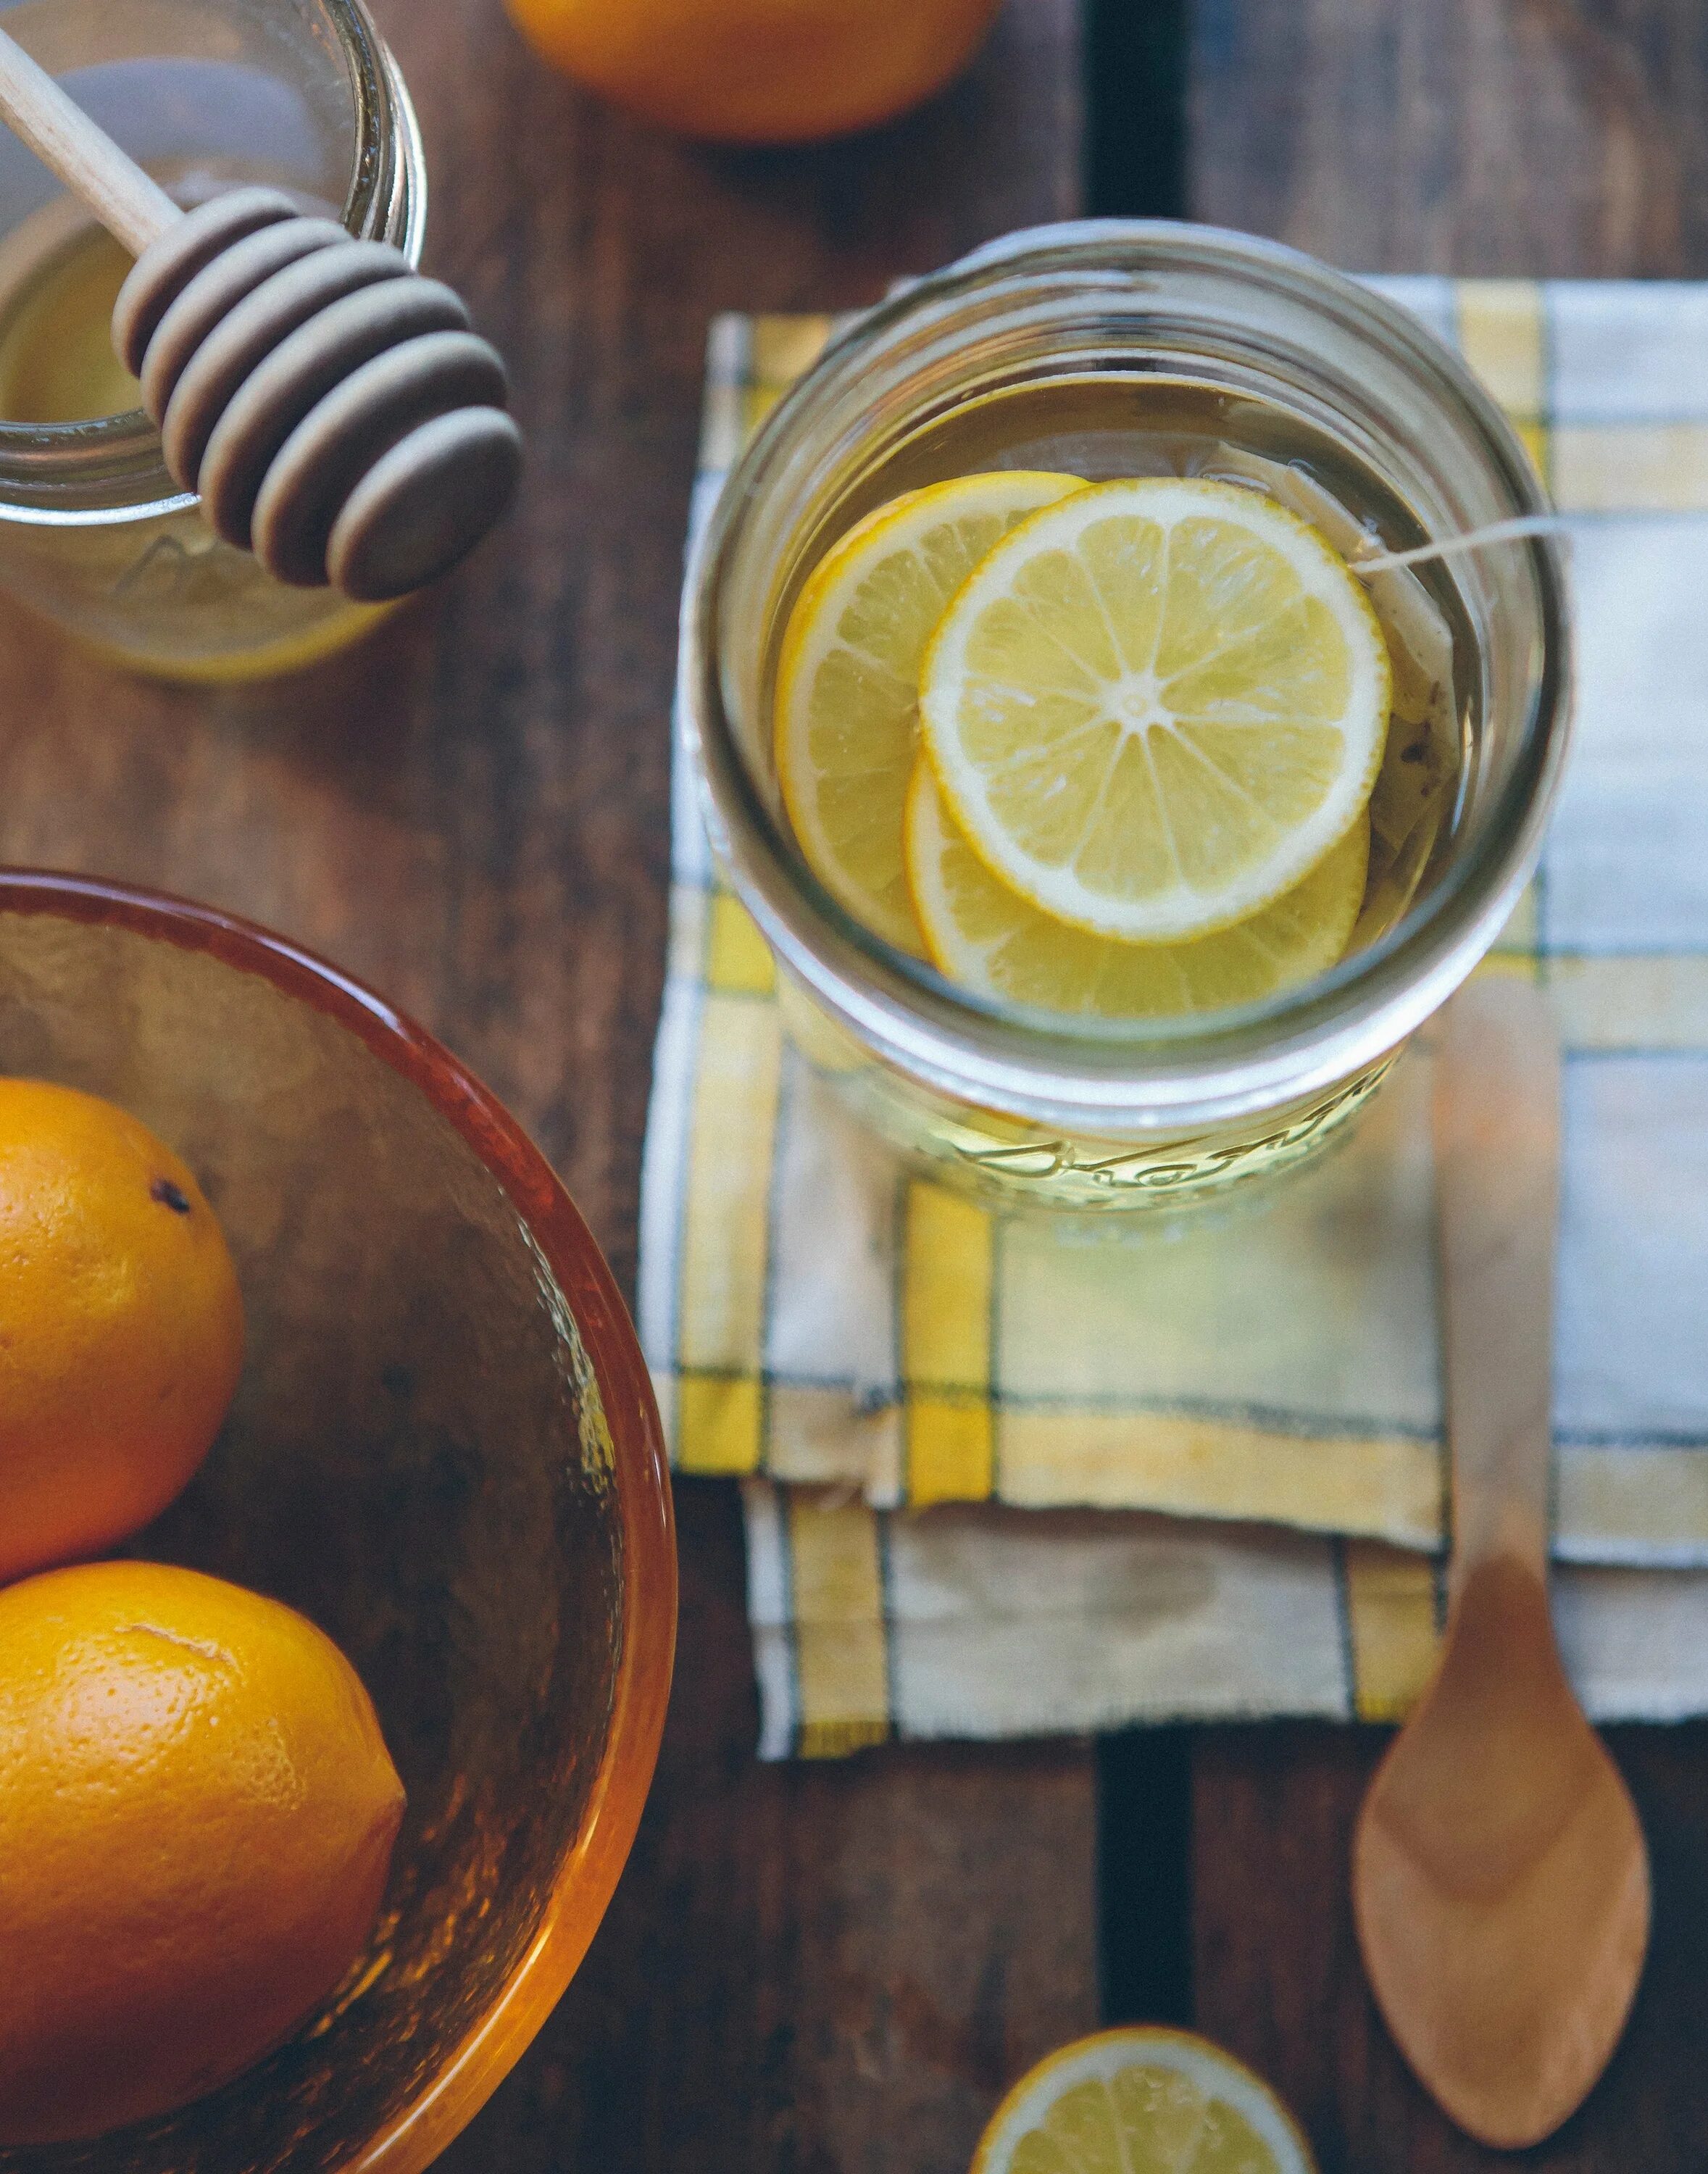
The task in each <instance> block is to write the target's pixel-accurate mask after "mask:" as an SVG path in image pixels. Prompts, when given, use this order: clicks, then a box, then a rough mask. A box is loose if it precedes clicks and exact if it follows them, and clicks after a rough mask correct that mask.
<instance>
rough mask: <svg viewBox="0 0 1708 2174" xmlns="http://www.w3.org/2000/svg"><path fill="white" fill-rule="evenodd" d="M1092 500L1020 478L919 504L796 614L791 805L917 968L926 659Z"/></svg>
mask: <svg viewBox="0 0 1708 2174" xmlns="http://www.w3.org/2000/svg"><path fill="white" fill-rule="evenodd" d="M1080 489H1084V484H1082V483H1081V481H1080V480H1079V479H1078V477H1077V476H1067V475H1053V474H1046V473H1040V472H1039V471H1037V470H1034V469H1023V468H1014V469H1007V470H1000V471H997V472H996V473H992V474H988V475H970V476H958V477H955V478H954V479H952V480H950V481H949V482H947V483H937V484H927V486H926V487H925V488H924V489H920V490H912V491H909V492H907V493H906V494H905V495H904V496H902V497H900V498H897V499H892V500H890V501H889V504H888V505H886V506H879V507H878V509H877V510H876V511H875V512H873V513H869V514H868V516H866V518H865V519H864V520H863V521H862V522H859V523H858V524H857V526H856V527H853V528H851V529H850V530H849V531H848V533H847V534H846V536H843V537H841V538H840V539H839V540H838V541H837V543H836V544H835V545H834V546H833V548H832V549H830V552H828V553H827V554H826V555H825V556H824V559H822V560H820V561H819V565H817V566H816V567H815V568H814V569H813V573H812V575H811V576H810V577H809V579H808V582H807V585H806V587H804V588H803V590H802V592H801V593H800V596H799V598H797V600H796V603H795V607H794V609H793V611H792V614H790V618H789V624H788V628H787V630H786V633H785V635H784V637H783V647H782V655H781V661H780V663H779V667H778V672H777V693H776V760H777V775H778V779H779V781H780V783H781V787H782V792H783V804H784V806H785V807H786V809H787V810H788V816H789V820H790V822H791V823H792V825H793V826H794V831H795V836H796V838H797V841H798V842H799V845H800V848H801V851H802V852H803V854H804V855H805V856H806V858H807V863H808V867H809V868H811V869H812V871H813V874H814V875H816V876H817V877H818V879H819V881H820V882H821V883H822V884H824V888H825V889H826V890H828V891H830V894H831V895H832V896H833V897H834V898H835V899H836V900H838V901H839V903H840V904H841V905H842V906H846V908H847V910H848V911H849V912H850V913H851V914H852V915H853V916H854V917H855V919H856V920H857V921H858V922H861V923H862V925H863V926H864V927H867V928H869V929H870V930H871V931H872V932H873V934H874V935H877V936H881V937H883V938H884V939H885V941H886V942H888V943H890V944H895V947H896V948H897V949H898V950H902V951H907V952H910V953H911V954H912V955H914V956H915V957H916V958H917V957H920V956H922V955H923V952H922V945H921V943H920V938H919V931H918V929H917V928H916V927H915V925H914V919H913V912H912V909H911V906H909V904H908V898H907V879H906V875H905V871H904V869H903V866H902V857H901V817H902V808H903V804H904V803H905V799H906V797H907V785H908V780H909V778H910V777H911V776H912V774H913V764H914V758H915V755H916V752H917V748H918V695H919V667H920V660H921V658H922V657H923V655H924V653H925V646H926V644H927V641H929V640H930V639H931V635H932V630H933V629H934V628H935V627H936V625H937V624H938V620H939V619H941V618H942V617H943V612H944V610H945V609H946V608H947V607H948V604H949V599H950V598H951V597H953V596H954V593H955V592H956V591H957V590H958V589H959V588H960V587H961V586H962V584H963V583H964V582H965V581H966V579H967V576H969V575H970V573H971V572H972V571H973V569H974V568H975V567H976V565H978V564H979V562H980V560H981V559H983V558H984V557H985V556H986V554H987V553H988V552H989V551H990V550H991V549H992V547H993V546H994V545H996V544H998V543H999V542H1000V541H1001V540H1002V538H1003V536H1004V535H1006V534H1007V533H1008V530H1009V529H1011V528H1012V527H1013V526H1014V524H1015V522H1019V521H1023V520H1024V519H1025V517H1026V516H1028V515H1029V514H1032V513H1035V512H1036V511H1038V510H1039V508H1040V506H1048V505H1051V504H1052V503H1053V502H1054V501H1055V500H1057V499H1060V498H1062V496H1064V495H1066V494H1067V492H1069V491H1075V490H1080Z"/></svg>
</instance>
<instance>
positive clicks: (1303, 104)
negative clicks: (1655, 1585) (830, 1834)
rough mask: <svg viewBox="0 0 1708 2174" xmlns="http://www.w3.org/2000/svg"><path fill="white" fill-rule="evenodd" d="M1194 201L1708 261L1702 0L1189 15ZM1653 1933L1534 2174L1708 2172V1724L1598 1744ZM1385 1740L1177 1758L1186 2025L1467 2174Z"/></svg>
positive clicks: (1339, 2160) (1500, 266) (1436, 2163)
mask: <svg viewBox="0 0 1708 2174" xmlns="http://www.w3.org/2000/svg"><path fill="white" fill-rule="evenodd" d="M1191 81H1192V88H1191V103H1190V130H1191V141H1192V161H1191V170H1190V188H1189V195H1190V200H1191V203H1192V209H1193V211H1194V213H1195V214H1197V216H1199V217H1201V218H1204V219H1215V220H1218V221H1219V222H1222V223H1224V224H1229V225H1235V226H1245V227H1249V228H1252V229H1255V230H1257V231H1259V232H1262V233H1265V234H1270V235H1276V236H1278V237H1279V238H1281V239H1283V240H1284V241H1290V242H1293V243H1295V244H1296V245H1298V246H1300V247H1302V248H1305V249H1310V250H1312V251H1316V252H1317V253H1318V254H1319V255H1322V256H1324V257H1328V258H1329V259H1330V260H1331V261H1332V262H1337V263H1339V264H1343V265H1344V266H1346V267H1348V268H1351V269H1354V270H1388V271H1450V272H1460V273H1514V274H1522V273H1555V274H1560V275H1570V274H1583V275H1597V276H1608V277H1618V276H1649V275H1673V276H1689V275H1693V274H1694V275H1700V274H1702V273H1708V14H1705V12H1704V10H1703V8H1701V6H1700V4H1699V0H1300V4H1299V5H1297V6H1288V7H1279V6H1263V5H1261V4H1251V0H1198V4H1197V8H1196V11H1195V20H1194V38H1193V44H1192V59H1191ZM1613 1741H1614V1744H1615V1748H1616V1750H1617V1754H1618V1755H1619V1760H1620V1761H1621V1764H1622V1766H1624V1771H1625V1773H1626V1775H1627V1777H1628V1778H1629V1780H1630V1783H1631V1786H1632V1789H1633V1792H1634V1793H1635V1796H1636V1798H1637V1802H1638V1805H1639V1809H1640V1811H1641V1813H1642V1814H1643V1817H1644V1820H1645V1824H1646V1828H1647V1831H1648V1835H1649V1839H1650V1844H1651V1850H1652V1852H1653V1857H1654V1868H1655V1880H1656V1932H1655V1943H1654V1949H1653V1953H1652V1955H1651V1960H1650V1966H1649V1969H1648V1972H1647V1975H1646V1978H1645V1981H1644V1983H1643V1987H1642V1988H1641V1990H1640V1993H1639V1996H1638V2001H1637V2006H1636V2009H1635V2014H1634V2016H1633V2019H1632V2022H1631V2025H1630V2032H1629V2034H1628V2036H1627V2038H1626V2041H1625V2043H1624V2047H1622V2049H1621V2051H1620V2052H1619V2054H1618V2055H1617V2056H1616V2057H1615V2059H1614V2063H1613V2067H1612V2069H1610V2070H1609V2072H1608V2075H1607V2077H1606V2079H1604V2081H1603V2084H1602V2085H1601V2086H1600V2087H1599V2089H1598V2090H1597V2091H1596V2092H1595V2093H1594V2094H1593V2095H1592V2097H1591V2098H1590V2100H1589V2101H1588V2102H1587V2103H1586V2106H1585V2107H1584V2109H1583V2111H1582V2112H1581V2113H1580V2114H1579V2115H1578V2116H1577V2117H1576V2118H1575V2119H1574V2120H1573V2121H1572V2122H1571V2123H1570V2124H1568V2126H1567V2127H1566V2128H1565V2129H1564V2130H1562V2131H1561V2133H1560V2134H1559V2136H1558V2137H1557V2138H1556V2139H1554V2141H1553V2142H1552V2143H1550V2144H1548V2145H1545V2146H1544V2147H1543V2148H1542V2149H1541V2150H1539V2151H1538V2152H1536V2153H1534V2154H1532V2155H1527V2156H1526V2157H1525V2159H1524V2160H1523V2164H1524V2165H1525V2166H1535V2167H1537V2168H1538V2169H1539V2168H1547V2169H1548V2170H1549V2174H1568V2170H1569V2174H1627V2170H1632V2169H1635V2168H1639V2167H1640V2168H1641V2169H1643V2170H1644V2174H1700V2169H1701V2168H1702V2167H1704V2166H1708V2007H1705V2004H1704V2003H1703V2001H1702V1998H1701V1996H1700V1990H1699V1982H1700V1976H1701V1973H1702V1971H1703V1969H1704V1968H1705V1966H1708V1815H1705V1812H1704V1807H1705V1805H1708V1729H1704V1728H1700V1727H1692V1728H1683V1729H1679V1730H1677V1731H1665V1730H1657V1731H1645V1730H1620V1731H1616V1732H1614V1736H1613ZM1380 1749H1381V1739H1380V1738H1379V1737H1377V1736H1376V1735H1375V1734H1374V1733H1364V1732H1349V1731H1345V1730H1327V1729H1314V1728H1313V1729H1300V1728H1267V1729H1258V1730H1213V1731H1208V1732H1205V1733H1203V1734H1202V1735H1200V1737H1199V1738H1198V1739H1197V1746H1196V1749H1195V1754H1194V1762H1193V1763H1194V1791H1193V1799H1194V1818H1193V1840H1192V1879H1193V1895H1194V1898H1195V1899H1194V1955H1193V1983H1194V1988H1195V2004H1196V2012H1197V2018H1198V2020H1199V2023H1200V2025H1201V2027H1203V2029H1205V2030H1207V2031H1211V2032H1212V2033H1213V2034H1215V2035H1217V2036H1220V2037H1222V2038H1224V2039H1225V2040H1226V2041H1227V2042H1228V2043H1230V2045H1232V2046H1233V2047H1235V2048H1236V2050H1238V2051H1239V2052H1242V2053H1243V2054H1244V2055H1245V2056H1246V2058H1248V2059H1250V2060H1251V2062H1252V2063H1254V2064H1255V2065H1256V2066H1257V2067H1258V2068H1259V2069H1262V2071H1263V2072H1264V2073H1265V2074H1267V2075H1269V2076H1270V2077H1272V2078H1273V2080H1274V2081H1275V2083H1276V2084H1277V2085H1278V2087H1279V2088H1280V2089H1281V2090H1283V2091H1284V2093H1286V2094H1287V2096H1289V2098H1290V2099H1291V2100H1292V2101H1293V2103H1294V2104H1295V2106H1297V2107H1298V2108H1299V2110H1300V2113H1301V2114H1302V2116H1303V2117H1304V2118H1305V2122H1306V2123H1307V2126H1308V2128H1309V2129H1310V2133H1311V2138H1312V2141H1313V2143H1314V2144H1315V2145H1316V2150H1317V2151H1318V2152H1319V2154H1320V2155H1321V2159H1322V2168H1323V2174H1399V2170H1401V2169H1404V2170H1406V2174H1473V2170H1475V2174H1483V2170H1487V2169H1492V2168H1494V2167H1495V2166H1500V2165H1502V2164H1507V2163H1511V2162H1509V2161H1504V2160H1501V2159H1500V2157H1499V2156H1498V2155H1495V2154H1493V2153H1490V2152H1487V2151H1484V2150H1481V2149H1480V2148H1479V2147H1478V2146H1476V2145H1473V2144H1470V2143H1469V2142H1468V2141H1467V2139H1464V2138H1462V2137H1461V2136H1459V2135H1458V2134H1457V2133H1456V2132H1455V2131H1454V2130H1452V2129H1451V2128H1450V2127H1449V2126H1448V2124H1447V2123H1446V2121H1445V2120H1444V2119H1443V2118H1442V2117H1441V2116H1440V2114H1439V2113H1437V2112H1436V2111H1435V2107H1434V2106H1433V2105H1432V2104H1431V2103H1430V2101H1428V2100H1427V2099H1426V2098H1425V2096H1424V2094H1423V2092H1422V2091H1421V2090H1419V2087H1418V2086H1417V2085H1416V2084H1415V2083H1414V2082H1413V2079H1411V2077H1410V2075H1409V2074H1408V2073H1407V2071H1406V2070H1405V2069H1404V2067H1403V2063H1402V2062H1401V2060H1400V2058H1399V2056H1398V2054H1397V2052H1395V2050H1394V2048H1393V2047H1392V2043H1391V2042H1390V2041H1389V2039H1388V2037H1387V2035H1386V2031H1384V2029H1383V2028H1382V2025H1381V2021H1380V2019H1379V2018H1378V2017H1377V2015H1376V2012H1375V2010H1374V2009H1373V2007H1372V2006H1371V2004H1370V1998H1369V1995H1368V1993H1367V1992H1366V1990H1365V1984H1364V1979H1363V1974H1362V1971H1361V1970H1360V1968H1359V1960H1358V1955H1357V1951H1356V1949H1355V1946H1354V1940H1353V1934H1352V1928H1351V1922H1350V1917H1349V1902H1348V1898H1347V1889H1346V1878H1347V1851H1348V1846H1349V1838H1350V1836H1351V1831H1352V1824H1353V1820H1354V1815H1355V1813H1356V1810H1357V1807H1358V1804H1359V1798H1360V1797H1361V1795H1362V1793H1363V1791H1364V1787H1365V1782H1366V1781H1367V1780H1368V1777H1369V1776H1370V1772H1371V1771H1372V1770H1373V1768H1374V1766H1375V1763H1376V1758H1377V1756H1378V1754H1379V1751H1380Z"/></svg>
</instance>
